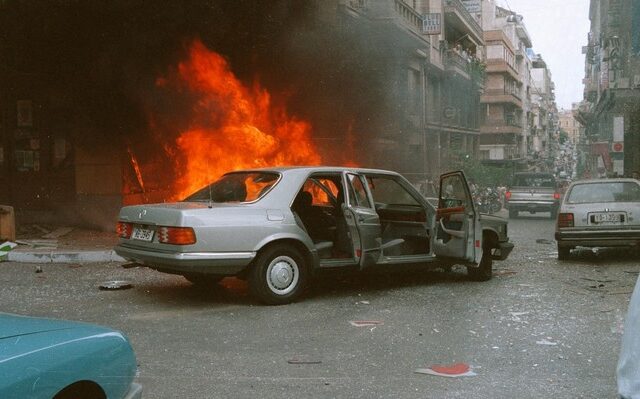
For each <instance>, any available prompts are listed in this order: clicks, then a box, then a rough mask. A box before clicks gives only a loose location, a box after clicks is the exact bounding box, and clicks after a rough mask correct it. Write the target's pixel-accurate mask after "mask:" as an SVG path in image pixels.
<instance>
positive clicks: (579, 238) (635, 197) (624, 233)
mask: <svg viewBox="0 0 640 399" xmlns="http://www.w3.org/2000/svg"><path fill="white" fill-rule="evenodd" d="M555 238H556V241H557V242H558V259H567V258H568V257H569V255H570V251H571V250H572V249H573V248H575V247H577V246H582V247H632V246H638V244H640V183H639V182H638V180H635V179H623V178H620V179H601V180H581V181H576V182H573V183H571V185H569V188H568V189H567V192H566V194H565V196H564V200H563V201H562V205H561V206H560V212H559V213H558V219H557V222H556V233H555Z"/></svg>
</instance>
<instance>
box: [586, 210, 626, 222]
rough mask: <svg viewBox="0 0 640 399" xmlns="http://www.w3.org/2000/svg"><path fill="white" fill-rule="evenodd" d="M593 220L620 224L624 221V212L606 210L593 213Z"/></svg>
mask: <svg viewBox="0 0 640 399" xmlns="http://www.w3.org/2000/svg"><path fill="white" fill-rule="evenodd" d="M593 221H594V222H596V223H608V224H619V223H622V214H621V213H613V212H605V213H596V214H595V215H593Z"/></svg>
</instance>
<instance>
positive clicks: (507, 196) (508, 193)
mask: <svg viewBox="0 0 640 399" xmlns="http://www.w3.org/2000/svg"><path fill="white" fill-rule="evenodd" d="M504 196H505V198H506V199H511V191H507V192H506V193H504Z"/></svg>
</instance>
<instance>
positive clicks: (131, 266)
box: [122, 262, 142, 269]
mask: <svg viewBox="0 0 640 399" xmlns="http://www.w3.org/2000/svg"><path fill="white" fill-rule="evenodd" d="M138 266H142V265H141V264H140V263H137V262H131V263H125V264H124V265H122V268H123V269H133V268H134V267H138Z"/></svg>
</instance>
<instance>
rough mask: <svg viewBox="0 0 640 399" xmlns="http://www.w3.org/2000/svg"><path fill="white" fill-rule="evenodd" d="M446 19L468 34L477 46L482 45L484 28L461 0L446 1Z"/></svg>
mask: <svg viewBox="0 0 640 399" xmlns="http://www.w3.org/2000/svg"><path fill="white" fill-rule="evenodd" d="M444 18H445V21H446V23H447V24H449V25H451V26H452V27H453V28H455V29H456V30H458V31H459V32H462V33H463V34H468V35H469V36H470V37H471V38H472V40H473V41H474V42H475V43H476V44H477V45H482V44H483V40H482V28H481V27H480V24H479V23H478V21H476V19H475V18H474V17H473V16H472V15H471V14H470V13H469V11H467V9H466V7H465V6H464V4H462V2H461V1H460V0H445V3H444Z"/></svg>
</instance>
